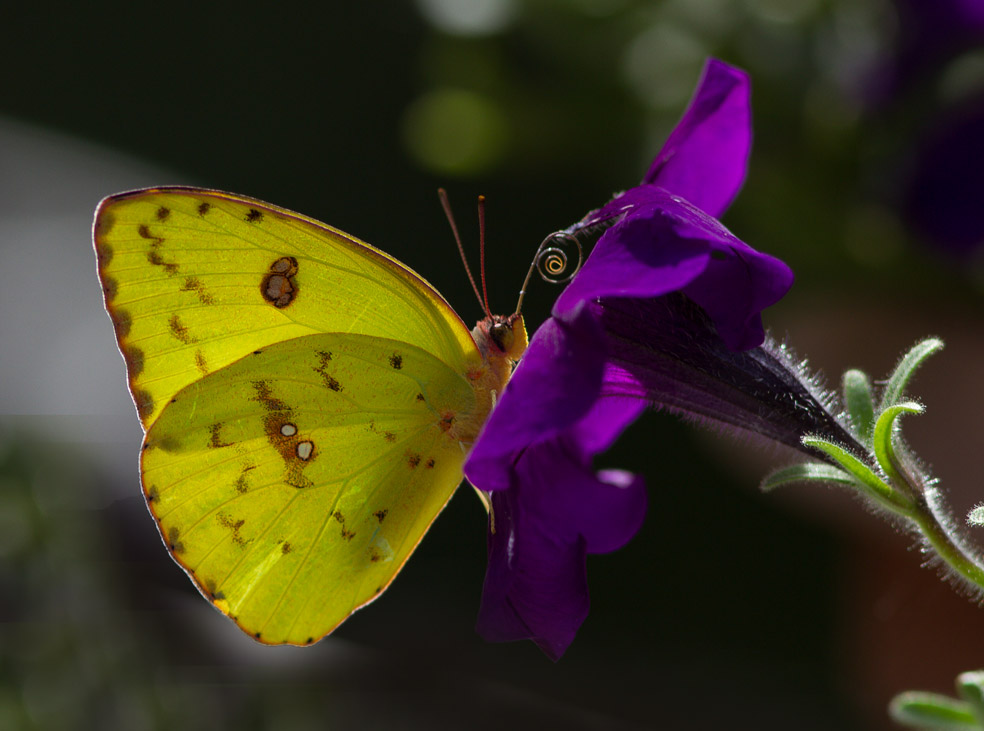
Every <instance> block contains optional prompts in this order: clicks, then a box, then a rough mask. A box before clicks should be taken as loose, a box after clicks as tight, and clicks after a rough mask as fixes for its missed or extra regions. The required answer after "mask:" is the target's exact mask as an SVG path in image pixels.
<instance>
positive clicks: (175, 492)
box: [93, 187, 527, 645]
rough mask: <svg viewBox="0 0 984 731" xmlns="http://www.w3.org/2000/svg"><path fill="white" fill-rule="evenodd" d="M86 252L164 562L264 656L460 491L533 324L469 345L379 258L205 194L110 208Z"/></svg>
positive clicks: (444, 314) (419, 284)
mask: <svg viewBox="0 0 984 731" xmlns="http://www.w3.org/2000/svg"><path fill="white" fill-rule="evenodd" d="M93 242H94V246H95V250H96V258H97V261H98V272H99V278H100V280H101V282H102V287H103V293H104V298H105V303H106V309H107V311H108V312H109V316H110V318H111V320H112V322H113V326H114V328H115V330H116V338H117V342H118V343H119V347H120V351H121V352H122V354H123V358H124V360H125V361H126V367H127V377H128V380H129V386H130V393H131V394H132V396H133V401H134V403H135V404H136V407H137V412H138V415H139V417H140V421H141V425H142V426H143V429H144V433H145V435H144V441H143V447H142V451H141V475H142V481H143V489H144V494H145V497H146V500H147V505H148V507H149V508H150V511H151V513H152V514H153V516H154V518H155V519H156V521H157V524H158V528H159V530H160V532H161V536H162V538H163V539H164V543H165V545H166V546H167V547H168V550H169V551H170V552H171V555H172V556H173V558H174V560H175V561H177V562H178V564H179V565H180V566H181V567H182V568H183V569H184V570H185V571H186V572H187V573H188V575H189V576H190V577H191V579H192V580H193V581H194V582H195V584H196V585H197V586H198V588H199V590H200V591H201V592H202V594H203V595H204V596H205V597H206V598H208V599H209V600H210V601H211V602H212V604H214V605H215V606H216V607H217V608H218V609H219V610H221V611H222V612H223V613H225V614H226V615H228V616H229V617H230V618H232V619H233V620H234V621H235V622H236V624H237V625H239V627H240V628H241V629H242V630H243V631H245V632H247V633H248V634H250V635H251V636H253V637H255V638H256V639H257V640H260V641H261V642H265V643H270V644H279V643H289V644H295V645H307V644H311V643H312V642H315V641H317V640H319V639H321V638H322V637H324V636H325V635H326V634H328V633H329V632H331V631H332V630H333V629H334V628H335V627H337V626H338V625H339V624H340V623H341V622H342V621H343V620H344V619H345V618H346V617H347V616H348V615H350V614H351V613H352V612H353V611H355V610H356V609H358V608H359V607H361V606H364V605H365V604H367V603H369V602H370V601H372V600H373V599H375V598H376V597H377V596H379V594H380V593H381V592H382V591H383V590H384V589H385V588H386V587H387V586H388V585H389V583H390V582H391V581H392V580H393V578H394V576H395V575H396V574H397V572H398V571H399V570H400V568H401V567H402V566H403V563H404V562H405V561H406V560H407V558H408V557H409V555H410V553H411V552H412V551H413V549H414V548H415V547H416V545H417V544H418V543H419V541H420V539H421V538H422V537H423V535H424V533H425V532H426V531H427V529H428V527H429V526H430V524H431V522H432V521H433V520H434V518H435V517H436V516H437V514H438V513H439V512H440V511H441V509H442V508H443V507H444V505H445V504H446V503H447V501H448V500H449V499H450V497H451V495H452V493H453V492H454V490H455V488H456V487H457V486H458V484H459V483H460V482H461V480H462V471H461V467H462V464H463V462H464V458H465V455H466V454H467V452H468V449H469V448H470V446H471V444H472V443H473V442H474V440H475V438H476V437H477V435H478V432H479V430H480V428H481V426H482V424H483V423H484V421H485V419H486V417H487V416H488V414H489V411H490V410H491V408H492V406H493V404H494V402H495V398H496V395H497V394H498V393H500V392H501V391H502V389H503V387H504V386H505V383H506V381H507V380H508V378H509V374H510V373H511V370H512V366H513V364H514V362H515V361H516V360H517V359H518V358H519V357H520V355H521V354H522V352H523V351H524V350H525V348H526V344H527V337H526V330H525V327H524V325H523V320H522V317H521V316H520V315H518V314H516V315H512V316H509V317H505V318H502V317H495V318H493V317H488V318H486V319H485V320H483V321H481V322H479V323H478V325H477V326H476V327H475V329H474V330H472V331H471V332H469V330H468V328H467V327H466V326H465V324H464V323H463V322H462V320H461V319H460V318H459V317H458V315H457V314H455V312H454V310H452V309H451V307H450V305H448V303H447V302H446V301H445V300H444V299H443V298H442V297H441V295H440V294H438V292H437V291H436V290H435V289H434V288H433V287H431V286H430V285H429V284H428V283H427V282H426V281H425V280H424V279H423V278H422V277H420V276H419V275H417V274H416V273H414V272H413V271H411V270H410V269H408V268H407V267H405V266H404V265H402V264H401V263H399V262H398V261H396V260H395V259H393V258H391V257H389V256H387V255H386V254H384V253H383V252H381V251H379V250H377V249H375V248H373V247H372V246H369V245H368V244H366V243H363V242H361V241H359V240H357V239H355V238H353V237H351V236H349V235H347V234H345V233H342V232H341V231H338V230H336V229H333V228H331V227H329V226H326V225H324V224H322V223H319V222H317V221H315V220H312V219H310V218H306V217H304V216H301V215H298V214H296V213H292V212H291V211H288V210H285V209H282V208H278V207H276V206H272V205H270V204H267V203H262V202H260V201H257V200H252V199H250V198H245V197H242V196H238V195H232V194H229V193H221V192H218V191H213V190H203V189H197V188H183V187H168V188H155V189H147V190H137V191H133V192H128V193H121V194H119V195H114V196H110V197H109V198H106V199H105V200H103V201H102V202H101V203H100V204H99V207H98V209H97V210H96V216H95V223H94V225H93Z"/></svg>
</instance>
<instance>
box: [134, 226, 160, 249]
mask: <svg viewBox="0 0 984 731" xmlns="http://www.w3.org/2000/svg"><path fill="white" fill-rule="evenodd" d="M137 235H138V236H139V237H140V238H142V239H150V240H151V241H156V242H157V243H158V245H159V244H161V243H163V241H164V239H163V238H162V237H160V236H154V234H152V233H151V232H150V226H148V225H147V224H146V223H141V224H140V225H139V226H137Z"/></svg>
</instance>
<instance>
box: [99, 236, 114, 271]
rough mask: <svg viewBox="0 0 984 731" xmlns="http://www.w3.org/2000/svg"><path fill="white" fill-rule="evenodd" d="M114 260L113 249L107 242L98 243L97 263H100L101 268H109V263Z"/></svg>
mask: <svg viewBox="0 0 984 731" xmlns="http://www.w3.org/2000/svg"><path fill="white" fill-rule="evenodd" d="M112 260H113V247H112V246H110V245H109V244H107V243H106V242H105V241H98V240H97V241H96V261H98V262H99V268H100V269H102V268H103V267H105V266H107V265H108V264H109V262H111V261H112Z"/></svg>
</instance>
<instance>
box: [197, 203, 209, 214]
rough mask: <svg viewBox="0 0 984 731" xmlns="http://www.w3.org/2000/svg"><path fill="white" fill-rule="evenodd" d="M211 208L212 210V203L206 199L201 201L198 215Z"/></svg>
mask: <svg viewBox="0 0 984 731" xmlns="http://www.w3.org/2000/svg"><path fill="white" fill-rule="evenodd" d="M210 210H212V204H211V203H206V202H205V201H202V202H201V203H199V204H198V215H199V216H204V215H205V214H206V213H208V212H209V211H210Z"/></svg>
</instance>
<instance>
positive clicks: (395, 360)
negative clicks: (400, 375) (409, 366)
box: [389, 353, 403, 371]
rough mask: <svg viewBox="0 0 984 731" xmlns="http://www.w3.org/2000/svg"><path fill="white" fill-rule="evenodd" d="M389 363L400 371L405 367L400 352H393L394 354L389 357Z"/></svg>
mask: <svg viewBox="0 0 984 731" xmlns="http://www.w3.org/2000/svg"><path fill="white" fill-rule="evenodd" d="M389 363H390V367H391V368H392V369H393V370H395V371H398V370H400V369H401V368H402V367H403V356H402V355H400V354H399V353H393V355H391V356H390V357H389Z"/></svg>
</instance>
